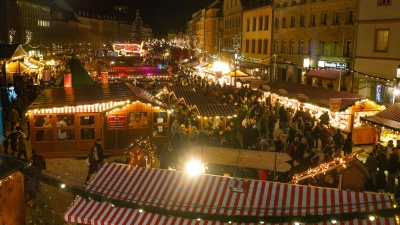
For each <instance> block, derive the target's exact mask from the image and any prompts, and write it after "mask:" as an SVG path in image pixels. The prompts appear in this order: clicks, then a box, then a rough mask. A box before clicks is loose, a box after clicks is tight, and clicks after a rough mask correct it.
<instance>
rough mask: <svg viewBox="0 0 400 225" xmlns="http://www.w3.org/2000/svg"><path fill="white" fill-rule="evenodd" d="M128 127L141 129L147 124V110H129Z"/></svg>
mask: <svg viewBox="0 0 400 225" xmlns="http://www.w3.org/2000/svg"><path fill="white" fill-rule="evenodd" d="M128 120H129V121H128V122H129V129H142V128H147V127H148V126H149V121H148V113H147V112H129V114H128Z"/></svg>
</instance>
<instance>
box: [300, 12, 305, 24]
mask: <svg viewBox="0 0 400 225" xmlns="http://www.w3.org/2000/svg"><path fill="white" fill-rule="evenodd" d="M300 27H305V16H304V15H300Z"/></svg>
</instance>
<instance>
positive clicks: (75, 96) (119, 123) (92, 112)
mask: <svg viewBox="0 0 400 225" xmlns="http://www.w3.org/2000/svg"><path fill="white" fill-rule="evenodd" d="M166 108H167V106H166V105H164V104H163V103H161V102H160V101H158V100H157V98H156V97H154V96H153V95H152V94H150V93H149V92H148V91H147V90H145V89H142V88H139V87H136V86H135V85H132V84H130V83H112V84H108V83H106V84H94V85H80V86H72V87H65V88H52V89H45V90H44V91H43V92H42V93H41V94H40V95H39V96H38V97H37V99H36V100H35V101H34V102H33V103H32V104H31V105H30V106H29V108H28V114H29V122H30V127H31V129H30V136H31V145H32V148H35V149H38V150H40V152H41V154H43V156H45V157H78V156H86V155H87V154H88V152H89V151H90V148H91V147H92V146H93V143H94V141H95V140H96V139H97V138H101V139H102V140H103V146H104V150H105V154H112V155H115V154H119V155H121V154H123V153H124V149H125V148H126V147H127V146H129V144H131V143H132V141H133V140H134V139H136V138H139V137H141V136H143V135H150V136H151V137H152V139H153V141H155V142H158V141H161V140H166V139H167V138H168V135H169V129H168V127H169V126H168V124H169V115H168V112H167V111H165V110H164V109H166ZM61 127H62V128H61Z"/></svg>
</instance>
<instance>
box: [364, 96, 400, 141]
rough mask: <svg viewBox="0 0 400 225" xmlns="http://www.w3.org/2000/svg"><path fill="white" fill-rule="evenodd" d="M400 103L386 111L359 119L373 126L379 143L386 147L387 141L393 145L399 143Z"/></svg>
mask: <svg viewBox="0 0 400 225" xmlns="http://www.w3.org/2000/svg"><path fill="white" fill-rule="evenodd" d="M399 111H400V103H395V104H394V105H392V106H389V107H388V108H387V109H385V110H383V111H381V112H379V113H377V114H376V115H373V116H366V117H360V120H361V121H363V122H365V123H366V124H370V125H371V126H375V127H376V129H377V130H378V132H379V139H380V141H381V143H384V145H387V143H388V142H389V140H393V141H394V142H395V143H396V142H398V141H400V139H399V136H400V135H399V132H400V114H399Z"/></svg>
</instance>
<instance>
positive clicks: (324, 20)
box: [321, 13, 328, 26]
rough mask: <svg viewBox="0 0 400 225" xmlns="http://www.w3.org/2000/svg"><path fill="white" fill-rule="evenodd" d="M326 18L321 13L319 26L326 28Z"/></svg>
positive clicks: (325, 15) (326, 16)
mask: <svg viewBox="0 0 400 225" xmlns="http://www.w3.org/2000/svg"><path fill="white" fill-rule="evenodd" d="M327 18H328V15H327V14H326V13H323V14H322V18H321V26H326V20H327Z"/></svg>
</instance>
